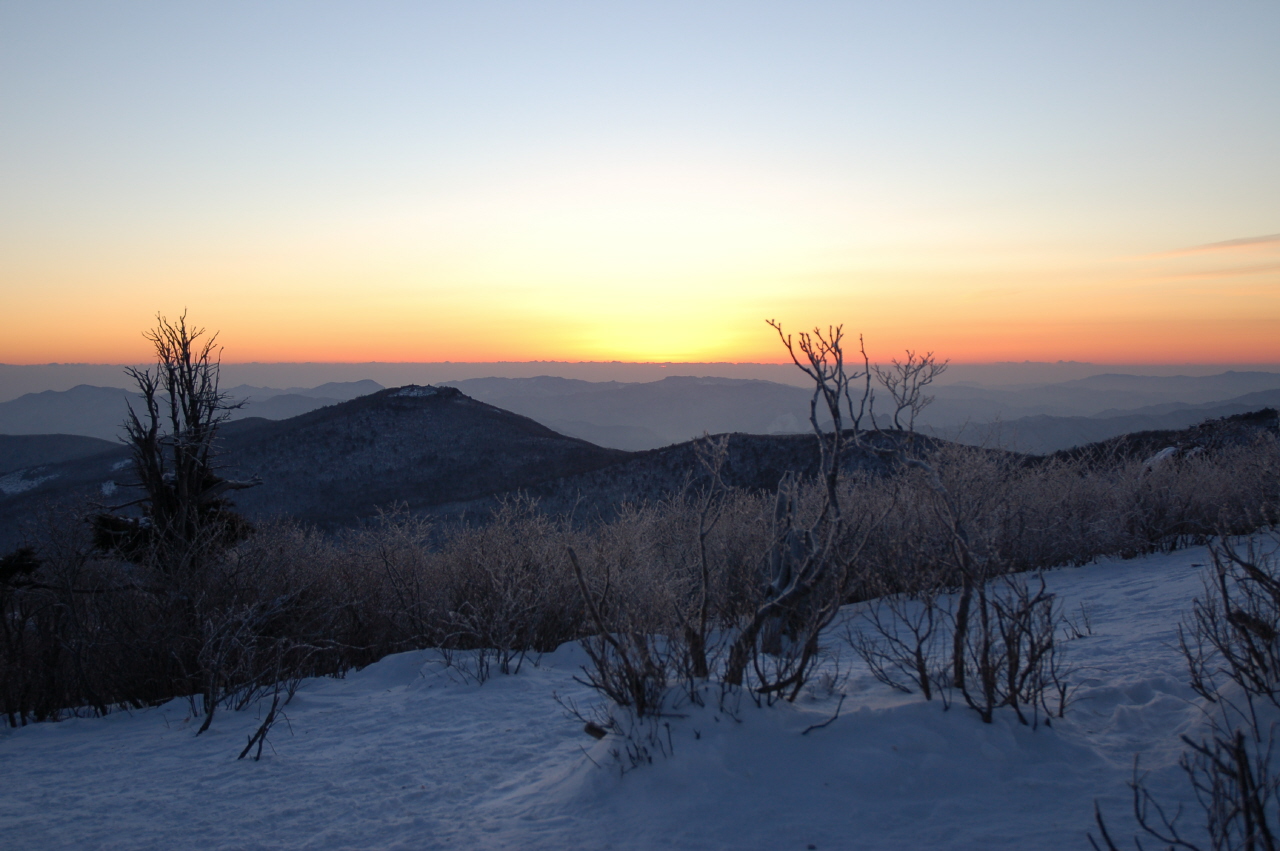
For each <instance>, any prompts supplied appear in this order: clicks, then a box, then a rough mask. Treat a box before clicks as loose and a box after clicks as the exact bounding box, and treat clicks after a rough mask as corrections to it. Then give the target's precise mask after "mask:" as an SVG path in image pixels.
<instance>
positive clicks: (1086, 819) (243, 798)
mask: <svg viewBox="0 0 1280 851" xmlns="http://www.w3.org/2000/svg"><path fill="white" fill-rule="evenodd" d="M1207 560H1208V559H1207V554H1206V553H1205V551H1204V550H1202V549H1192V550H1184V551H1181V552H1177V553H1174V554H1172V555H1166V556H1153V557H1150V558H1145V559H1138V560H1133V561H1115V562H1106V563H1101V564H1096V565H1091V566H1088V567H1083V568H1069V569H1062V570H1057V571H1052V572H1051V573H1050V574H1049V575H1048V579H1049V583H1050V588H1051V590H1053V591H1055V592H1056V593H1057V594H1058V595H1059V599H1060V600H1061V601H1062V602H1063V605H1064V607H1065V609H1066V610H1067V611H1068V612H1069V613H1070V612H1075V613H1076V614H1077V620H1080V618H1079V612H1080V606H1081V604H1083V606H1084V612H1085V613H1087V615H1088V618H1089V621H1090V623H1091V625H1092V635H1090V636H1088V637H1085V638H1080V639H1076V640H1072V641H1070V642H1068V644H1067V651H1068V659H1069V661H1070V662H1071V663H1072V664H1073V665H1074V666H1075V667H1076V668H1077V673H1076V676H1075V678H1076V680H1077V681H1079V682H1080V683H1081V684H1082V687H1081V689H1080V691H1079V692H1078V695H1077V698H1076V701H1075V703H1074V705H1072V706H1071V707H1070V708H1069V709H1068V712H1067V717H1066V718H1065V719H1064V720H1061V721H1055V722H1054V724H1053V726H1052V727H1049V728H1045V727H1041V728H1040V729H1037V730H1032V729H1030V728H1027V727H1022V726H1020V725H1019V724H1018V723H1017V721H1016V719H1015V718H1014V717H1013V715H1012V713H998V715H997V719H996V723H994V724H991V725H983V724H982V723H981V722H980V721H979V719H978V718H977V716H976V715H975V714H974V713H973V712H971V711H969V710H967V709H965V708H963V707H959V706H952V707H951V709H950V710H949V711H944V709H943V707H942V705H941V704H940V703H939V702H938V701H937V700H935V701H933V702H925V701H924V700H923V699H921V698H919V697H917V696H914V695H902V694H899V693H896V692H893V691H891V690H889V689H888V688H886V687H885V686H883V685H881V684H879V683H877V682H876V681H875V680H874V679H872V678H871V676H870V675H869V674H868V673H867V672H866V670H865V668H863V667H862V666H861V663H858V662H856V660H855V657H854V656H853V654H852V653H851V652H850V651H849V650H848V649H847V647H843V650H841V648H842V646H843V640H842V639H840V638H839V635H838V633H840V632H842V630H839V629H837V630H834V631H833V634H832V636H831V640H830V642H829V643H830V646H831V648H832V650H840V651H841V653H840V655H841V657H842V658H841V660H840V663H839V665H840V667H841V668H842V669H843V670H845V671H847V672H848V673H849V677H848V679H847V680H845V681H844V682H843V685H841V686H840V688H841V690H842V691H843V692H845V693H846V694H847V697H846V699H845V701H844V705H843V709H842V712H841V714H840V716H839V717H838V718H837V719H836V720H835V721H834V722H833V723H831V724H829V725H827V726H825V727H823V728H821V729H816V730H813V731H811V732H810V733H809V734H808V735H802V734H801V733H802V731H803V730H805V729H806V728H807V727H809V726H810V725H813V724H815V723H820V722H822V721H825V720H827V719H829V718H830V717H831V715H832V713H833V711H834V710H835V707H836V704H837V702H838V697H837V696H836V695H835V694H833V693H831V692H830V691H829V690H826V689H823V688H815V689H813V690H811V692H810V693H809V694H807V695H805V696H804V697H802V698H801V700H800V701H799V702H798V703H797V704H796V705H794V706H791V705H781V706H774V707H772V708H766V709H757V708H756V707H755V706H754V705H751V704H750V703H749V702H748V704H747V705H745V706H743V707H742V708H741V709H740V710H739V711H738V712H737V713H736V715H737V718H736V719H735V718H733V717H731V715H730V714H726V713H724V712H721V711H719V710H718V709H714V708H709V709H705V710H697V711H694V712H691V713H690V714H689V716H688V717H686V718H683V719H674V720H672V722H671V730H670V739H669V741H670V743H671V748H672V750H673V754H672V755H671V756H670V757H663V758H659V759H657V760H656V761H655V762H654V763H653V764H651V765H644V766H641V767H640V768H637V769H634V770H630V771H628V772H626V773H625V774H623V773H622V772H621V771H619V769H618V766H617V764H616V763H614V762H611V760H610V758H609V750H610V748H611V747H613V746H614V745H613V744H612V743H611V740H610V739H605V740H603V741H600V742H596V741H595V740H594V739H592V738H590V737H588V736H587V735H585V734H584V733H583V732H582V728H581V725H580V724H579V723H576V722H574V721H571V720H569V719H568V718H567V717H566V715H565V713H564V710H563V709H562V708H561V705H560V704H559V703H558V702H557V699H556V698H557V695H558V696H559V697H560V698H561V699H569V700H572V701H576V702H577V703H578V704H580V705H588V704H590V703H592V702H593V701H594V700H595V696H594V695H593V694H592V693H591V692H590V691H589V690H587V689H586V688H584V687H583V686H582V685H580V684H579V683H577V682H575V680H574V675H575V673H577V671H578V666H579V665H580V664H581V663H582V662H583V661H584V657H583V655H582V653H581V651H580V649H579V648H577V647H576V646H569V645H566V646H564V647H561V648H560V650H558V651H557V652H556V653H554V654H551V655H549V656H545V657H543V658H542V659H541V660H540V662H539V664H538V665H537V666H536V667H532V666H529V665H526V666H525V668H524V670H523V671H522V672H521V673H520V674H518V675H515V676H501V675H495V676H494V677H493V678H492V679H490V680H489V681H488V682H486V683H484V684H481V685H477V684H476V683H474V682H469V681H467V680H465V679H464V678H462V677H460V676H459V674H458V672H457V670H456V669H448V668H445V667H444V666H443V665H442V664H441V663H440V662H439V661H438V660H437V657H436V655H435V654H434V653H433V652H430V651H423V652H414V653H404V654H399V655H396V656H392V657H389V658H387V659H384V660H383V661H381V662H379V663H377V664H375V665H372V666H370V667H368V668H366V669H365V670H363V671H360V672H357V673H353V674H351V675H350V676H349V677H347V678H346V679H345V680H332V679H318V680H312V681H307V682H306V683H304V684H303V685H302V687H301V689H300V690H299V691H298V693H297V695H296V697H295V698H294V700H293V702H292V703H291V704H290V705H289V706H288V708H287V710H286V712H287V715H288V721H287V723H286V722H285V721H281V722H279V723H278V724H277V725H276V727H275V728H274V729H273V731H272V733H271V736H270V739H269V741H270V746H269V747H268V748H267V749H266V751H265V753H264V756H263V758H262V760H261V762H252V761H250V760H244V761H237V760H236V756H237V754H238V753H239V751H240V749H241V747H242V746H243V745H244V743H245V740H246V737H247V736H248V735H249V734H250V733H252V732H253V731H254V730H255V729H256V728H257V726H258V724H259V721H260V719H259V716H258V713H257V712H255V711H253V710H250V711H246V712H242V713H232V712H226V713H223V714H221V715H219V716H218V717H217V718H215V720H214V723H213V726H212V728H211V729H210V730H209V731H208V732H207V733H205V734H204V735H203V736H200V737H198V738H197V737H196V736H195V729H196V727H197V726H198V723H195V722H193V721H192V719H191V718H190V717H189V715H188V710H187V705H186V703H185V702H183V701H174V702H171V703H169V704H167V705H165V706H162V707H158V708H156V709H153V710H149V711H144V712H135V713H132V714H129V713H123V712H122V713H118V714H115V715H111V716H109V717H106V718H102V719H76V720H69V721H65V722H62V723H57V724H40V725H34V726H29V727H25V728H21V729H16V730H14V729H7V728H6V729H4V730H2V731H0V766H3V769H2V770H0V826H2V828H0V830H2V831H3V833H2V835H3V841H4V843H5V845H6V846H7V847H12V848H71V847H74V848H178V847H190V846H199V847H205V848H316V849H336V848H450V849H461V848H512V849H515V848H520V849H525V848H546V849H579V848H580V849H608V848H612V849H649V848H678V849H715V848H724V849H809V848H817V849H848V848H857V849H902V848H930V849H938V848H955V849H970V848H972V849H997V848H1010V849H1015V848H1016V849H1030V848H1036V849H1057V848H1062V849H1068V848H1070V849H1080V848H1087V847H1088V843H1087V841H1086V838H1085V834H1086V832H1087V831H1088V830H1089V829H1090V828H1091V827H1092V811H1093V802H1094V799H1095V798H1097V799H1099V800H1100V802H1101V805H1102V807H1103V810H1104V812H1106V813H1107V815H1108V821H1109V825H1110V827H1111V829H1112V833H1113V835H1116V836H1117V838H1119V837H1122V836H1123V837H1127V836H1128V835H1129V833H1131V829H1132V824H1131V821H1130V819H1129V818H1128V811H1129V797H1128V794H1129V793H1128V790H1127V788H1126V787H1125V781H1126V780H1128V779H1129V776H1130V772H1131V770H1132V766H1133V758H1134V754H1135V753H1137V752H1141V754H1142V765H1143V768H1144V769H1146V770H1150V772H1151V774H1150V775H1149V777H1148V782H1149V785H1150V786H1151V788H1152V789H1153V791H1154V792H1155V793H1156V794H1158V795H1160V796H1162V799H1163V800H1167V801H1170V802H1176V801H1179V800H1186V799H1187V797H1188V796H1187V793H1186V790H1185V788H1184V786H1183V784H1182V782H1181V774H1180V772H1179V770H1178V769H1177V765H1176V763H1177V758H1178V755H1179V754H1180V753H1181V750H1182V747H1181V744H1180V743H1179V742H1178V738H1177V737H1178V734H1179V733H1185V732H1191V733H1194V732H1195V731H1196V730H1198V729H1199V725H1200V724H1201V723H1202V721H1201V719H1202V714H1201V711H1200V709H1199V707H1198V704H1197V703H1196V702H1195V699H1194V697H1195V696H1194V694H1193V693H1192V692H1191V690H1190V688H1189V687H1188V686H1187V684H1186V675H1185V671H1184V669H1183V663H1182V659H1181V656H1180V655H1179V653H1178V651H1177V639H1176V626H1177V623H1178V621H1179V618H1180V615H1181V612H1182V611H1183V610H1184V609H1185V608H1187V607H1189V605H1190V601H1191V599H1192V597H1194V596H1196V595H1197V594H1198V593H1199V591H1200V587H1201V586H1200V578H1199V576H1200V571H1201V568H1200V565H1202V564H1203V563H1204V562H1206V561H1207ZM845 615H846V617H847V618H854V620H855V622H856V607H851V609H850V610H846V612H845ZM827 664H828V666H829V667H831V666H833V665H834V662H832V661H829V662H828V663H827ZM260 711H265V707H263V708H262V709H261V710H260ZM1189 817H1194V813H1190V814H1189ZM1124 842H1125V844H1128V839H1127V838H1125V840H1124Z"/></svg>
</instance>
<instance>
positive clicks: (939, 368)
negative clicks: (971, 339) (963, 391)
mask: <svg viewBox="0 0 1280 851" xmlns="http://www.w3.org/2000/svg"><path fill="white" fill-rule="evenodd" d="M891 363H892V366H891V367H889V368H887V369H886V368H882V367H880V366H879V365H877V366H873V367H871V369H872V370H873V371H874V372H875V374H876V378H877V379H878V380H879V381H880V383H881V384H883V385H884V389H885V390H887V391H889V395H890V396H891V397H892V398H893V404H894V410H893V427H894V428H896V429H897V430H899V431H915V429H916V417H918V416H920V412H921V411H923V410H924V409H925V408H927V407H929V405H930V404H932V402H933V397H932V396H926V395H925V394H924V388H926V387H928V386H929V385H930V384H932V383H933V380H934V379H935V378H937V377H938V376H939V375H942V373H944V372H946V371H947V365H948V364H949V363H950V361H945V360H944V361H939V360H938V359H937V357H935V356H934V354H933V352H925V353H924V354H923V355H918V354H916V353H915V352H913V351H912V350H911V349H907V357H906V359H905V360H898V359H897V358H894V359H893V360H892V361H891ZM904 411H905V412H906V424H905V428H904V427H903V422H902V416H903V412H904Z"/></svg>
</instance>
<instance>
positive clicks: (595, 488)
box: [0, 379, 1280, 550]
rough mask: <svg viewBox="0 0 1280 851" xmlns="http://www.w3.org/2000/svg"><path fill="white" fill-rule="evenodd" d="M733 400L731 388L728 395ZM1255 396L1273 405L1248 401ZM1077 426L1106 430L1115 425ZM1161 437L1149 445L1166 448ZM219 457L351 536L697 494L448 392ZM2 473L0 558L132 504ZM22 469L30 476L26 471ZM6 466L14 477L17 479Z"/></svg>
mask: <svg viewBox="0 0 1280 851" xmlns="http://www.w3.org/2000/svg"><path fill="white" fill-rule="evenodd" d="M668 381H670V379H668ZM654 383H655V384H663V383H664V382H654ZM538 386H541V387H543V388H545V389H547V390H548V393H549V395H554V392H559V391H558V390H557V389H556V388H555V387H554V386H552V385H550V384H547V383H545V382H544V383H542V384H540V385H538ZM708 386H710V387H711V388H712V389H711V390H709V391H708V393H709V394H711V393H715V392H718V391H717V385H716V384H711V385H706V384H698V383H690V382H680V381H675V382H672V383H671V384H668V385H666V386H665V387H663V388H658V389H659V390H660V391H662V392H667V391H670V390H672V389H673V388H674V389H675V390H681V389H682V388H688V387H695V388H697V387H702V388H706V387H708ZM642 387H643V385H642ZM622 389H623V390H626V391H628V392H634V388H626V387H624V388H622ZM741 389H742V388H741V386H736V385H732V384H731V385H729V390H730V392H731V393H732V392H736V391H738V390H741ZM616 390H617V388H608V387H605V388H595V389H594V390H590V389H588V390H587V391H585V392H588V393H591V392H594V393H598V394H610V393H614V392H615V391H616ZM1269 393H1270V394H1280V391H1269ZM530 395H531V394H530ZM1255 397H1256V398H1257V399H1258V400H1259V401H1266V400H1268V399H1271V398H1273V396H1272V395H1268V394H1253V396H1250V397H1247V398H1255ZM624 398H626V397H624ZM1228 407H1230V406H1228ZM1244 407H1248V406H1247V405H1244ZM1218 410H1222V408H1205V407H1200V408H1194V409H1193V408H1180V409H1178V410H1175V411H1170V412H1165V413H1157V414H1152V415H1137V419H1141V420H1142V424H1144V425H1146V424H1150V423H1155V422H1166V421H1168V419H1169V418H1170V417H1181V418H1183V419H1184V420H1186V421H1188V422H1199V421H1200V420H1203V419H1205V417H1206V416H1214V415H1217V413H1216V412H1217V411H1218ZM756 416H762V415H761V414H756ZM1144 417H1145V419H1143V418H1144ZM1048 419H1054V418H1048ZM1058 419H1068V418H1058ZM1079 419H1084V420H1085V421H1086V422H1096V423H1102V424H1107V423H1110V422H1111V420H1113V419H1116V418H1100V419H1097V420H1088V419H1087V418H1079ZM1128 419H1134V418H1128ZM1134 421H1135V422H1136V421H1137V420H1134ZM1008 425H1012V424H1008ZM1269 427H1270V426H1269ZM1170 434H1172V432H1166V433H1162V434H1158V435H1153V436H1152V439H1153V440H1157V441H1159V440H1167V439H1172V438H1171V437H1169V436H1168V435H1170ZM874 439H882V438H881V437H877V438H874ZM883 439H892V435H884V436H883ZM925 439H928V438H925ZM729 441H730V442H729V457H728V463H727V466H726V468H725V471H724V477H725V480H726V482H727V483H728V484H731V485H736V486H741V487H747V488H756V489H771V488H773V487H776V485H777V482H778V480H779V479H780V478H781V476H782V474H783V473H784V472H785V471H787V470H794V471H797V472H801V473H812V472H813V471H814V470H816V464H817V444H816V441H815V440H814V438H813V436H812V435H811V434H779V435H759V434H732V435H731V436H730V438H729ZM1144 445H1145V444H1144ZM218 448H219V453H220V454H219V462H220V464H221V467H222V469H223V471H224V474H225V475H227V476H228V477H231V478H238V479H249V478H258V479H260V480H261V482H262V484H261V485H260V486H258V487H255V488H252V489H249V490H243V491H238V492H236V495H235V502H236V504H237V506H238V508H239V509H240V510H241V511H243V512H245V513H246V514H247V515H249V516H250V517H251V518H257V519H264V518H268V517H271V516H276V515H283V516H290V517H293V518H296V519H298V520H301V521H304V522H308V523H314V524H318V525H320V526H322V527H326V528H341V527H345V526H350V525H352V524H355V523H358V522H359V521H361V520H362V519H364V518H368V517H370V516H372V515H374V514H376V513H377V512H378V511H379V510H382V509H388V508H393V507H395V506H404V507H406V508H408V509H409V510H411V511H413V512H415V513H418V514H425V515H432V516H438V517H442V518H455V519H456V518H458V517H463V516H470V517H483V516H487V515H488V513H489V511H490V510H492V509H493V508H494V507H495V506H496V505H497V504H498V502H499V501H500V500H501V499H502V498H503V497H504V495H512V494H515V493H517V492H521V493H525V494H528V495H530V496H532V497H535V498H537V499H539V500H540V501H541V505H543V507H544V508H546V509H547V510H550V511H553V512H556V513H562V512H564V513H568V512H575V516H579V517H594V516H607V515H608V514H610V513H611V512H612V511H614V510H616V509H617V507H618V506H620V505H621V504H623V503H624V502H640V501H649V500H655V499H660V498H663V497H664V496H666V495H668V494H671V493H673V492H676V491H678V490H679V489H680V488H682V487H685V486H687V485H688V484H689V483H691V482H694V483H696V481H697V477H698V475H699V463H698V459H697V453H696V450H695V447H694V445H693V444H692V443H690V442H687V441H686V442H680V443H676V444H674V445H670V446H666V447H663V448H658V449H650V450H646V451H641V452H627V451H623V450H619V449H611V448H605V447H601V446H598V445H595V444H592V443H590V442H588V441H585V440H581V439H579V438H575V437H571V436H567V435H564V434H560V433H558V432H556V431H554V430H552V429H550V428H548V427H547V426H545V425H542V424H540V423H538V422H535V421H534V420H533V419H531V418H529V417H525V416H521V415H520V414H517V413H513V412H511V411H508V410H504V409H502V408H499V407H496V406H494V405H491V404H488V403H486V402H483V401H480V400H477V399H474V398H472V397H470V396H468V395H466V394H464V393H462V392H461V391H460V390H458V389H457V388H455V387H417V386H408V387H402V388H396V389H393V390H380V391H378V392H376V393H372V394H369V395H365V396H360V397H357V398H355V399H352V400H349V401H345V402H339V403H337V404H333V405H328V406H325V407H322V408H319V409H317V410H313V411H309V412H307V413H304V414H301V415H299V416H296V417H292V418H289V419H285V420H279V421H271V420H267V419H264V418H260V417H254V418H246V419H241V420H238V421H235V422H231V423H228V424H227V425H225V426H224V427H223V429H222V431H221V434H220V443H219V447H218ZM0 460H3V461H4V463H5V465H6V467H7V468H8V469H5V468H0V550H3V548H5V547H11V546H13V545H15V544H16V543H17V541H18V540H19V539H20V537H21V524H22V523H23V522H25V521H27V520H30V519H31V518H33V517H36V516H38V513H39V511H40V510H41V506H42V505H47V504H50V503H53V504H62V505H67V506H80V508H81V510H84V509H85V507H87V506H89V505H91V504H92V503H94V502H97V503H100V504H101V503H110V502H127V501H128V500H129V499H130V498H132V496H133V495H134V494H135V493H136V492H135V491H132V490H130V489H129V488H128V482H129V481H130V480H131V478H132V472H131V468H130V461H129V452H128V449H127V447H125V446H124V445H121V444H119V443H115V444H113V443H109V442H107V441H99V440H94V439H92V438H77V437H72V436H66V435H46V436H19V437H14V436H8V437H4V438H2V439H0ZM33 460H35V461H38V462H39V463H35V464H32V463H29V462H31V461H33ZM850 463H851V464H855V465H857V466H860V467H868V468H875V467H877V466H879V465H881V464H882V462H881V461H880V460H878V458H877V456H876V455H875V454H874V453H870V452H863V453H861V454H858V455H855V456H851V458H850ZM17 464H22V465H24V466H21V467H20V468H15V466H14V465H17Z"/></svg>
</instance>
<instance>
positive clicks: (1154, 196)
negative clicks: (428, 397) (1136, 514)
mask: <svg viewBox="0 0 1280 851" xmlns="http://www.w3.org/2000/svg"><path fill="white" fill-rule="evenodd" d="M1278 45H1280V4H1277V3H1275V2H1273V0H1257V2H1230V0H1227V1H1226V2H1214V3H1206V2H1198V3H1181V2H1168V0H1161V2H1152V3H1139V2H1119V3H1117V2H1114V0H1110V1H1109V2H1097V3H1094V2H1082V0H1072V2H1066V3H1049V2H1043V3H1042V2H1033V3H1029V2H1025V0H1021V2H1011V3H958V2H952V3H912V2H892V3H890V2H883V3H875V4H872V3H854V2H840V3H798V2H788V3H769V4H757V3H747V2H741V0H738V2H732V3H691V2H687V0H686V2H679V3H660V2H644V3H629V4H622V3H601V2H584V3H560V2H543V3H532V2H528V3H501V2H467V3H463V2H457V3H433V2H417V3H385V2H383V3H380V2H361V3H355V2H351V3H343V4H336V3H320V2H306V3H261V2H253V3H230V2H219V3H203V4H195V3H171V2H163V3H162V2H158V0H157V2H154V3H113V2H103V3H89V2H84V3H76V4H65V3H58V2H50V0H38V2H37V0H31V2H15V0H0V128H2V130H0V362H6V363H37V362H50V361H59V362H68V361H86V362H125V361H137V360H141V359H145V358H146V357H147V354H148V353H147V349H146V345H145V343H144V341H143V340H142V338H141V336H140V332H141V331H142V330H143V329H145V328H147V327H149V325H150V323H151V321H152V318H153V317H154V315H155V313H156V312H157V311H162V312H164V313H166V314H168V315H171V316H172V315H175V314H177V313H179V312H181V311H182V310H183V309H184V308H186V309H188V310H189V311H190V315H191V317H192V318H193V319H194V320H195V321H196V322H197V323H198V324H201V325H206V326H209V327H210V328H217V329H220V330H221V334H222V336H221V339H222V341H223V343H224V344H225V346H226V353H225V356H226V358H227V359H228V360H229V361H255V360H256V361H302V360H314V361H321V360H323V361H370V360H390V361H439V360H454V361H490V360H535V359H555V360H614V359H618V360H642V361H667V360H671V361H682V360H688V361H711V360H719V361H772V360H777V359H778V356H779V354H780V350H779V348H778V345H777V341H776V339H775V338H773V337H772V336H771V333H772V332H771V331H770V329H768V328H767V327H766V326H765V325H764V323H763V320H764V319H765V318H769V317H776V318H778V319H780V320H782V321H783V322H784V323H785V324H786V325H787V326H788V327H790V328H796V329H799V328H801V327H806V326H812V325H813V324H815V323H821V324H823V325H825V324H827V323H829V322H844V323H845V324H846V326H847V327H848V328H849V329H851V330H853V331H855V332H857V331H861V332H863V333H865V335H866V336H867V339H868V343H869V347H870V349H871V351H872V354H873V356H876V357H888V356H890V355H891V354H893V353H894V352H896V351H898V350H900V349H901V348H903V347H906V346H911V347H918V348H925V349H934V350H936V351H938V352H939V353H940V354H941V355H943V356H949V357H951V358H952V359H954V360H956V361H960V362H964V361H970V362H973V361H992V360H1024V359H1031V360H1058V359H1069V360H1070V359H1074V360H1089V361H1094V362H1097V363H1107V362H1111V363H1116V362H1122V363H1142V362H1177V363H1188V362H1211V363H1233V362H1234V363H1244V362H1251V363H1260V362H1280V334H1278V333H1277V332H1278V331H1280V47H1278Z"/></svg>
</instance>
